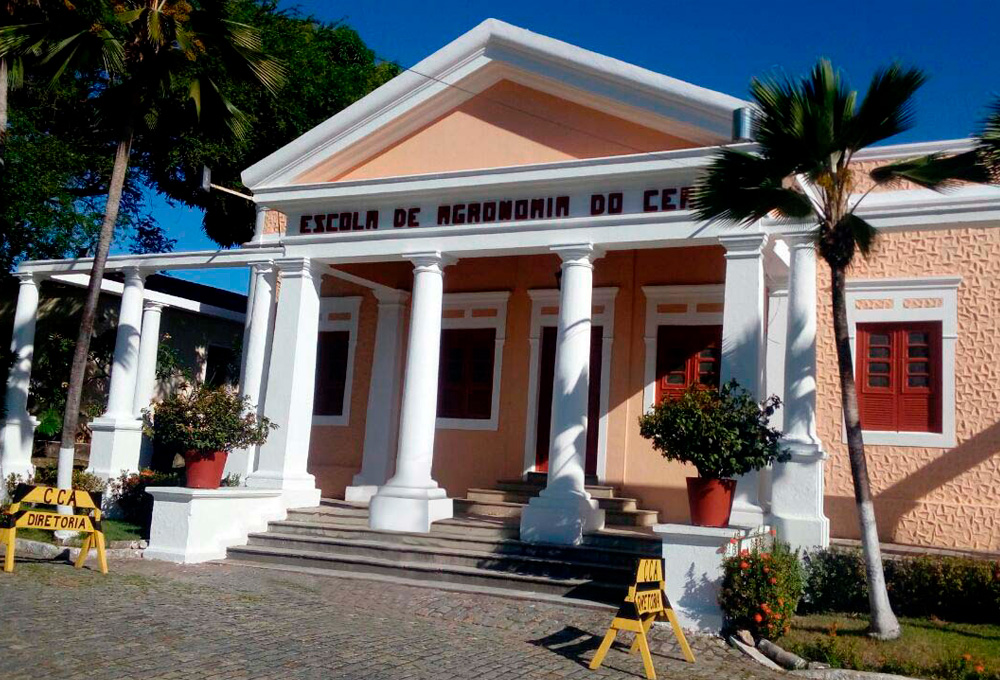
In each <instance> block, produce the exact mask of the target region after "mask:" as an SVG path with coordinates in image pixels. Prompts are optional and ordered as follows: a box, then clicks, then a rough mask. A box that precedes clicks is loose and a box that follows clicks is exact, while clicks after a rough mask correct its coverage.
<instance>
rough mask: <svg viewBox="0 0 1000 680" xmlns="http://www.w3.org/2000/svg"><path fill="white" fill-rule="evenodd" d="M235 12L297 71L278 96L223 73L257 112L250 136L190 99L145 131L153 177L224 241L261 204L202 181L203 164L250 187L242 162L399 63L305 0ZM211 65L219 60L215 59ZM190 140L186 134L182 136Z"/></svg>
mask: <svg viewBox="0 0 1000 680" xmlns="http://www.w3.org/2000/svg"><path fill="white" fill-rule="evenodd" d="M231 10H232V17H233V19H234V20H235V21H240V22H243V23H246V24H248V25H251V26H254V27H255V28H256V29H257V30H258V31H259V32H260V35H261V41H262V44H263V49H264V51H265V52H266V53H267V54H269V55H272V56H273V57H275V58H276V59H279V60H280V61H281V62H282V63H283V64H284V65H285V68H286V69H287V71H288V73H289V74H290V77H289V78H288V81H287V82H286V83H285V86H284V87H283V88H282V90H281V92H280V94H279V96H278V97H270V96H268V95H267V93H266V92H265V91H264V90H263V89H262V88H260V87H257V86H253V85H252V84H249V83H246V82H242V83H240V82H233V81H232V80H230V79H226V78H224V77H223V78H220V79H219V82H220V88H221V90H222V91H223V92H224V93H225V95H226V97H228V98H229V99H230V100H231V101H232V102H233V104H234V105H236V106H238V107H239V108H240V109H241V110H242V111H246V112H248V114H249V115H250V116H251V117H252V123H251V124H250V125H249V129H248V131H247V135H246V136H245V137H243V138H242V139H234V138H231V137H229V138H223V137H219V136H218V135H215V134H213V130H212V129H211V128H204V127H199V126H197V125H195V124H194V123H193V122H192V120H191V119H190V117H185V116H182V115H177V114H178V113H179V109H180V107H182V106H183V103H182V102H177V101H173V102H167V103H166V105H165V106H164V107H162V108H161V109H159V110H158V111H157V112H156V115H157V117H158V126H157V131H156V135H155V136H153V137H151V138H149V139H145V140H143V141H141V142H140V143H139V144H138V146H137V149H138V150H139V154H138V167H139V169H140V170H141V171H142V172H143V173H144V175H145V177H146V178H147V180H148V181H149V182H150V185H151V186H153V187H154V188H155V189H157V190H158V191H161V192H163V193H164V194H165V195H166V196H168V197H170V198H171V199H174V200H176V201H179V202H182V203H184V204H186V205H190V206H194V207H198V208H202V209H204V210H205V211H206V213H205V220H204V225H205V231H206V233H207V234H208V236H209V237H211V238H212V239H213V240H215V241H216V242H217V243H219V245H221V246H232V245H236V244H239V243H243V242H245V241H247V240H249V239H250V237H251V236H252V235H253V226H254V211H253V206H252V205H251V204H250V203H249V202H247V201H244V200H242V199H240V198H238V197H235V196H231V195H228V194H225V193H222V192H218V191H213V192H211V193H209V194H205V193H203V192H201V191H200V190H199V187H200V185H201V170H202V167H203V166H205V165H207V166H209V167H211V169H212V181H213V182H214V183H216V184H219V185H222V186H227V187H230V188H232V189H237V190H241V191H245V188H244V187H243V185H242V184H241V183H240V180H239V176H240V172H241V171H242V170H243V169H244V168H246V167H248V166H250V165H252V164H253V163H255V162H257V161H258V160H260V159H261V158H263V157H265V156H267V155H268V154H270V153H272V152H273V151H274V150H276V149H278V148H280V147H281V146H282V145H284V144H287V143H288V142H290V141H292V140H293V139H295V138H296V137H298V136H300V135H302V134H303V133H305V132H307V131H308V130H310V129H311V128H313V127H315V126H316V125H318V124H320V123H321V122H323V121H324V120H326V119H327V118H329V117H330V116H332V115H334V114H335V113H337V112H338V111H340V110H341V109H343V108H345V107H347V106H349V105H350V104H351V103H353V102H355V101H357V100H358V99H360V98H361V97H363V96H365V95H366V94H368V93H369V92H371V91H372V90H373V89H375V88H377V87H379V86H380V85H382V84H383V83H385V82H387V81H388V80H390V79H392V78H393V77H395V76H396V75H397V74H398V73H399V67H398V66H396V65H395V64H391V63H388V62H379V61H378V60H377V58H376V55H375V53H374V52H373V51H372V50H371V49H369V48H368V47H367V46H366V45H365V44H364V42H363V41H362V40H361V37H360V36H359V35H358V34H357V32H355V31H354V30H353V29H351V28H349V27H347V26H343V25H337V24H329V23H323V22H321V21H319V20H317V19H315V18H313V17H310V16H305V15H302V14H300V13H299V12H298V11H295V10H279V9H278V7H277V2H274V1H272V0H235V1H234V2H232V3H231ZM206 68H213V65H212V64H209V65H208V66H206ZM182 142H183V143H182Z"/></svg>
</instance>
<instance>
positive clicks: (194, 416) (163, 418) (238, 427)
mask: <svg viewBox="0 0 1000 680" xmlns="http://www.w3.org/2000/svg"><path fill="white" fill-rule="evenodd" d="M143 415H144V416H145V420H146V425H145V431H146V434H147V435H148V436H150V437H152V438H153V443H154V446H155V447H166V448H167V449H169V450H170V451H172V452H176V453H186V452H188V451H198V452H199V453H206V454H207V453H213V452H215V451H225V452H229V451H232V450H233V449H239V448H243V447H247V446H255V445H256V446H259V445H261V444H263V443H264V442H265V441H266V440H267V435H268V433H269V432H270V431H271V430H273V429H276V428H277V427H278V426H277V425H275V424H273V423H272V422H271V421H270V420H268V419H267V418H264V417H260V418H258V417H257V414H256V413H255V412H254V411H253V409H252V408H251V405H250V398H249V397H240V396H237V394H236V393H235V392H234V391H233V390H232V389H231V388H228V387H217V388H210V387H196V388H194V389H193V390H191V391H190V392H180V393H177V394H174V395H171V396H169V397H167V398H166V399H164V400H163V401H162V402H160V403H158V404H155V405H154V406H153V407H152V408H150V409H145V410H144V411H143Z"/></svg>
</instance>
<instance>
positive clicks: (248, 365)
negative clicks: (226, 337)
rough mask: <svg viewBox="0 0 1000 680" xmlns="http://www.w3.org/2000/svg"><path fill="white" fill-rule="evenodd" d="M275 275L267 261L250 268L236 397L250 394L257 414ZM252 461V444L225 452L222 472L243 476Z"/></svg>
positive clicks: (270, 329) (263, 388)
mask: <svg viewBox="0 0 1000 680" xmlns="http://www.w3.org/2000/svg"><path fill="white" fill-rule="evenodd" d="M277 276H278V274H277V271H276V270H275V268H274V266H273V263H271V262H261V263H256V264H254V265H252V267H251V277H250V291H251V293H250V296H249V303H250V304H249V309H248V310H247V321H246V327H245V332H244V335H243V338H244V339H243V360H242V364H243V373H242V377H241V378H240V396H245V397H250V402H251V403H252V404H253V405H254V408H255V409H256V412H257V413H258V414H262V413H263V412H264V395H265V394H266V389H267V367H268V360H269V358H270V356H271V341H272V339H273V337H274V333H273V324H274V316H275V314H274V303H275V296H274V284H275V280H276V278H277ZM310 412H311V411H310ZM256 462H257V447H256V446H254V447H250V448H248V449H238V450H236V451H233V452H232V453H230V454H229V458H228V459H227V460H226V470H225V472H226V474H236V475H239V476H240V477H241V478H242V479H246V477H247V475H249V474H250V473H252V472H253V471H254V466H255V464H256Z"/></svg>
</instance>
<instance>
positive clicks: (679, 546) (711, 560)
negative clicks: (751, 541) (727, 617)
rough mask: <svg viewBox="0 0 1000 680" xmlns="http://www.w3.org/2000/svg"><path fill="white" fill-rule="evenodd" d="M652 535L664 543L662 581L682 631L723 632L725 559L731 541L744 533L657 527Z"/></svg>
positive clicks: (728, 529)
mask: <svg viewBox="0 0 1000 680" xmlns="http://www.w3.org/2000/svg"><path fill="white" fill-rule="evenodd" d="M653 531H654V532H656V534H658V535H659V536H660V538H661V539H663V563H664V570H665V572H664V574H663V578H664V580H665V581H666V585H667V597H669V598H670V604H671V605H673V608H674V612H676V613H677V618H678V619H679V620H680V624H681V627H682V628H685V629H688V630H696V631H699V632H705V633H718V632H719V631H720V630H722V608H721V607H720V606H719V599H718V598H719V589H720V587H721V585H722V559H723V557H724V556H725V547H726V545H728V543H729V540H730V539H731V538H733V537H734V536H739V535H742V532H740V531H739V529H735V528H726V529H717V528H714V527H696V526H693V525H691V524H657V525H655V526H654V527H653Z"/></svg>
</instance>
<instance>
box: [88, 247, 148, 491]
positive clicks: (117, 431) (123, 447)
mask: <svg viewBox="0 0 1000 680" xmlns="http://www.w3.org/2000/svg"><path fill="white" fill-rule="evenodd" d="M145 278H146V274H145V272H143V271H141V270H140V269H139V267H128V268H127V269H125V288H124V290H123V291H122V301H121V307H120V310H119V312H118V334H117V336H116V339H115V354H114V361H113V362H112V365H111V381H110V385H109V387H108V408H107V410H105V412H104V415H103V416H101V417H100V418H96V419H95V420H94V421H93V422H92V423H91V424H90V428H91V431H92V432H93V437H92V439H91V443H90V466H89V468H88V469H89V470H90V472H92V473H94V474H95V475H97V476H98V477H103V478H104V479H110V478H112V477H117V476H118V475H120V474H121V473H122V471H128V472H135V471H136V470H138V469H139V453H140V449H141V447H142V421H141V420H139V419H138V418H136V416H135V412H134V411H133V407H134V404H135V392H136V382H137V379H138V374H139V341H140V328H141V326H142V295H143V281H144V280H145Z"/></svg>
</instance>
